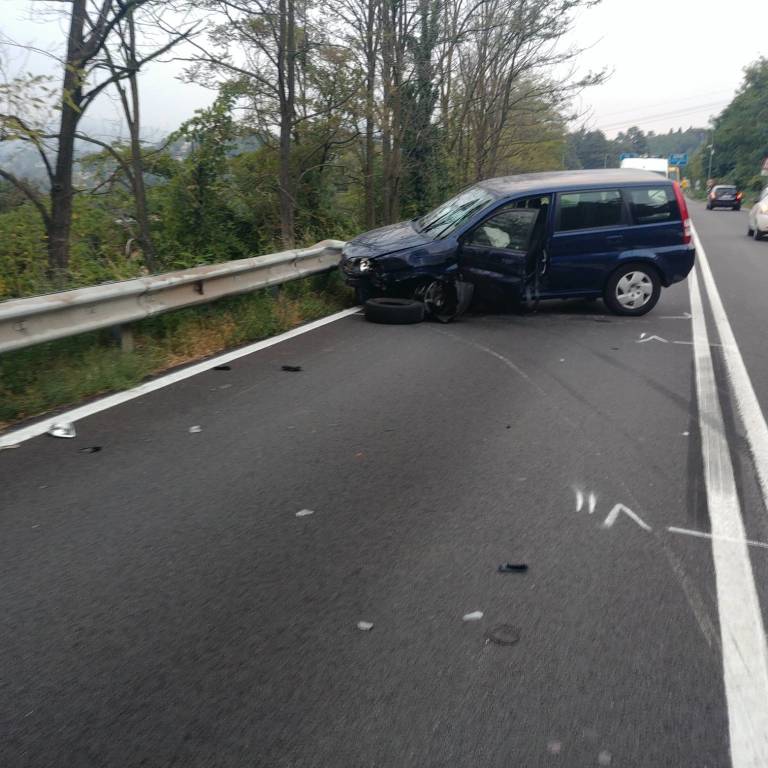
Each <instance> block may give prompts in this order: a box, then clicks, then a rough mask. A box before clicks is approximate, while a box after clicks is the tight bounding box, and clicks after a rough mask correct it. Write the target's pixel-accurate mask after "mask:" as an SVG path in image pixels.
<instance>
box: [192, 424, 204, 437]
mask: <svg viewBox="0 0 768 768" xmlns="http://www.w3.org/2000/svg"><path fill="white" fill-rule="evenodd" d="M202 431H203V428H202V427H201V426H200V425H199V424H195V425H193V426H191V427H190V428H189V433H190V434H191V435H196V434H197V433H198V432H202Z"/></svg>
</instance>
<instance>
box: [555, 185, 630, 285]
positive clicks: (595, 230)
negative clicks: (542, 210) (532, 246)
mask: <svg viewBox="0 0 768 768" xmlns="http://www.w3.org/2000/svg"><path fill="white" fill-rule="evenodd" d="M555 205H556V209H555V223H554V231H553V233H552V237H551V238H550V241H549V248H548V262H547V268H546V273H545V275H544V279H543V280H542V292H543V293H544V294H545V295H552V296H558V295H562V296H567V295H590V294H594V295H597V294H599V293H600V292H601V291H602V288H603V285H604V283H605V279H606V277H607V276H608V275H609V274H610V272H611V271H612V270H613V269H614V268H615V266H616V264H617V263H618V258H619V256H620V255H621V253H623V252H624V250H625V249H626V248H627V243H626V229H627V225H628V213H627V210H626V206H625V205H624V201H623V198H622V196H621V192H620V190H619V189H618V188H615V187H612V188H606V189H589V190H583V191H568V192H559V193H558V194H557V196H556V203H555Z"/></svg>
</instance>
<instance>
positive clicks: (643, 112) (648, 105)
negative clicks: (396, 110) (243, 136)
mask: <svg viewBox="0 0 768 768" xmlns="http://www.w3.org/2000/svg"><path fill="white" fill-rule="evenodd" d="M40 7H41V4H40V3H34V2H30V0H0V11H1V13H0V31H2V33H3V34H4V35H5V36H8V37H11V38H13V39H14V40H16V41H18V42H22V43H32V44H34V45H36V46H38V47H40V48H44V49H46V50H52V49H58V48H60V46H61V41H62V39H63V33H62V31H61V28H60V27H61V25H60V24H59V23H57V22H56V21H52V20H50V18H49V17H47V18H46V20H41V19H40V16H41V14H40V12H39V11H38V12H37V13H36V12H35V8H38V9H39V8H40ZM766 18H768V10H766V5H765V0H740V1H739V2H738V3H736V2H732V3H729V4H725V3H716V2H710V1H708V0H603V2H602V4H601V5H599V6H597V7H595V8H592V9H590V10H587V11H582V12H581V13H580V14H579V17H578V19H577V23H576V26H575V29H574V32H573V34H572V36H571V38H570V39H569V40H568V41H567V43H568V44H571V45H577V46H579V47H583V46H589V49H588V50H587V51H585V53H584V54H583V55H582V56H581V57H580V59H579V61H578V66H579V68H580V70H582V71H585V70H588V69H592V70H599V69H602V68H604V67H608V68H609V69H610V70H611V71H612V72H613V74H612V76H611V77H610V79H609V80H608V82H607V83H606V84H605V85H602V86H599V87H596V88H591V89H589V90H588V91H585V92H584V94H583V96H582V97H581V99H580V100H579V104H578V105H577V106H578V107H579V109H580V110H581V111H583V112H584V113H585V118H584V119H585V121H586V123H587V125H588V126H589V127H590V128H602V129H603V130H604V131H605V132H606V133H607V134H608V135H609V136H613V135H615V134H616V132H617V131H619V130H623V129H626V128H627V127H629V126H630V125H639V126H640V127H641V128H642V129H644V130H646V131H647V130H654V131H656V132H664V131H667V130H668V129H669V128H678V127H683V128H687V127H688V126H690V125H694V126H705V125H706V124H707V122H708V120H709V118H710V117H712V116H714V115H716V114H717V113H718V112H719V111H720V110H721V109H722V108H723V107H724V106H725V105H726V104H727V103H728V102H729V101H730V100H731V98H732V97H733V94H734V92H735V91H736V89H737V88H738V87H739V84H740V82H741V79H742V70H743V68H744V66H746V65H747V64H748V63H750V62H751V61H754V60H755V59H756V58H757V57H758V56H760V55H761V54H763V55H766V54H768V44H766V41H765V23H764V22H765V20H766ZM13 63H14V65H15V66H16V68H19V67H21V66H23V67H24V69H28V70H30V69H31V70H32V71H35V72H37V71H41V69H42V68H43V67H50V66H51V65H50V64H49V63H46V62H45V61H44V60H43V59H42V58H41V57H39V56H34V55H31V56H30V57H29V58H28V59H27V60H26V61H23V60H22V59H20V58H19V57H18V56H17V58H16V59H15V61H14V62H13ZM179 72H180V65H175V64H173V63H170V64H159V63H158V64H153V65H152V66H151V67H150V68H149V69H148V70H147V72H146V73H145V75H144V80H143V92H142V99H143V110H144V115H143V119H144V124H145V126H147V128H152V129H154V130H155V131H160V132H166V131H170V130H172V129H174V128H176V127H177V126H178V125H179V123H180V122H181V121H182V120H184V119H186V118H187V117H189V116H190V115H191V114H192V113H193V112H194V110H195V109H197V108H199V107H203V106H206V105H207V104H209V103H210V102H211V100H212V99H213V95H212V93H211V91H208V90H206V89H204V88H201V87H198V86H196V85H193V84H189V83H182V82H180V81H179V80H178V79H177V77H176V76H177V75H178V74H179ZM90 114H91V118H100V119H105V120H113V121H115V123H116V124H117V123H118V122H119V114H120V113H119V110H118V108H117V105H116V104H115V103H113V102H110V101H109V100H108V99H99V100H98V101H97V102H96V103H94V105H93V107H92V111H91V113H90Z"/></svg>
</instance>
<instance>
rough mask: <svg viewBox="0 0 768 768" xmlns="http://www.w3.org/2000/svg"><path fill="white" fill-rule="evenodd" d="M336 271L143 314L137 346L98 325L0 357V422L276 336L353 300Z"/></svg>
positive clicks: (135, 329) (137, 325) (125, 386)
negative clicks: (124, 346) (125, 346)
mask: <svg viewBox="0 0 768 768" xmlns="http://www.w3.org/2000/svg"><path fill="white" fill-rule="evenodd" d="M353 303H354V299H353V296H352V293H351V291H350V290H349V289H348V288H346V287H345V286H344V284H343V283H342V281H341V279H340V277H339V275H338V274H337V273H335V272H332V273H329V274H326V275H317V276H313V277H309V278H305V279H303V280H295V281H293V282H290V283H286V284H285V285H283V286H281V287H280V290H279V291H272V290H263V291H257V292H255V293H249V294H246V295H243V296H235V297H233V298H229V299H221V300H220V301H217V302H214V303H211V304H206V305H203V306H200V307H193V308H190V309H181V310H178V311H176V312H170V313H168V314H166V315H160V316H159V317H154V318H150V319H147V320H141V321H140V322H137V323H135V324H134V325H133V326H132V327H133V333H134V340H135V350H134V351H133V352H123V351H121V350H120V347H119V345H118V342H117V341H116V339H114V338H113V336H112V334H111V333H110V332H109V331H96V332H93V333H85V334H81V335H79V336H73V337H72V338H68V339H60V340H58V341H51V342H48V343H46V344H38V345H37V346H34V347H29V348H27V349H21V350H17V351H15V352H7V353H5V354H4V355H0V428H2V427H5V426H8V425H9V424H11V423H12V422H14V421H18V420H20V419H25V418H29V417H31V416H38V415H40V414H42V413H45V412H46V411H49V410H51V409H54V408H58V407H61V406H64V405H69V404H72V403H76V402H78V401H80V400H83V399H85V398H89V397H93V396H95V395H101V394H105V393H108V392H115V391H119V390H123V389H128V388H129V387H133V386H135V385H136V384H139V383H140V382H141V381H142V380H143V379H145V378H147V377H148V376H151V375H153V374H157V373H159V372H161V371H163V370H165V369H167V368H171V367H173V366H176V365H180V364H181V363H186V362H189V361H191V360H196V359H198V358H202V357H207V356H208V355H212V354H215V353H217V352H221V351H222V350H225V349H230V348H232V347H237V346H241V345H243V344H246V343H248V342H251V341H258V340H259V339H264V338H268V337H269V336H274V335H276V334H278V333H282V332H283V331H287V330H290V329H291V328H295V327H296V326H297V325H301V324H302V323H306V322H309V321H311V320H316V319H317V318H319V317H324V316H325V315H329V314H331V313H333V312H337V311H339V310H341V309H344V308H345V307H349V306H352V304H353Z"/></svg>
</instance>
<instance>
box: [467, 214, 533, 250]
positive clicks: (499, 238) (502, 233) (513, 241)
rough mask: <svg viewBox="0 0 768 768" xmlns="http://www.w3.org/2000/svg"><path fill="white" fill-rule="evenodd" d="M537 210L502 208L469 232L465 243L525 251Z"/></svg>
mask: <svg viewBox="0 0 768 768" xmlns="http://www.w3.org/2000/svg"><path fill="white" fill-rule="evenodd" d="M538 214H539V211H538V210H537V209H536V208H517V207H514V206H510V207H505V208H502V209H501V210H500V211H497V212H496V213H494V214H493V216H491V217H490V218H488V219H486V220H485V221H484V222H482V224H479V225H478V226H477V227H475V229H473V230H472V232H470V234H469V236H468V237H467V240H466V244H467V245H477V246H484V247H486V248H503V249H505V250H510V251H525V250H527V249H528V241H529V239H530V236H531V230H532V229H533V223H534V221H536V217H537V216H538Z"/></svg>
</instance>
